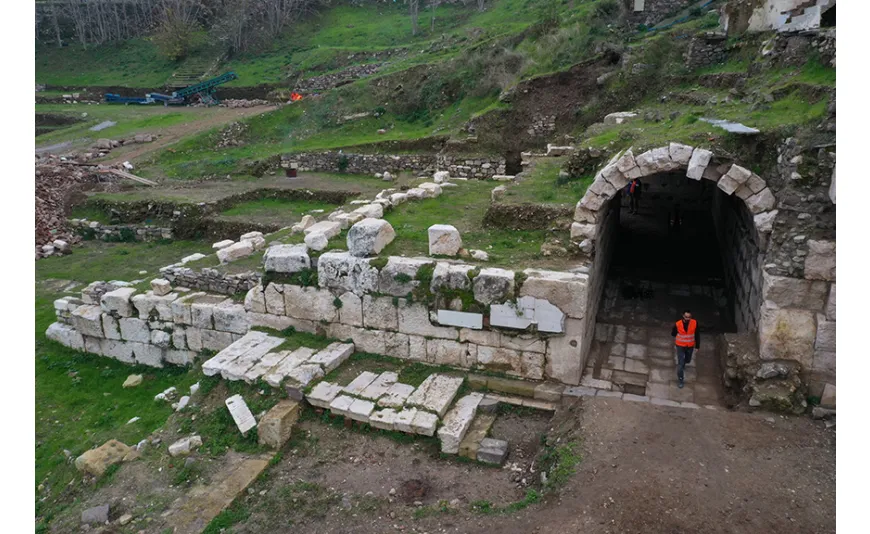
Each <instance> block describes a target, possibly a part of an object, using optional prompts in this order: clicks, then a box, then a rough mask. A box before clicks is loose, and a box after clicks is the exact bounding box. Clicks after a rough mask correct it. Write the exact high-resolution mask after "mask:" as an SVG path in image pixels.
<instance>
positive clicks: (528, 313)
mask: <svg viewBox="0 0 870 534" xmlns="http://www.w3.org/2000/svg"><path fill="white" fill-rule="evenodd" d="M534 316H535V309H534V308H531V309H525V308H522V307H520V306H517V304H515V303H513V302H506V303H504V304H493V305H492V306H490V307H489V324H490V325H492V326H500V327H503V328H515V329H517V330H525V329H526V328H528V327H529V326H531V324H532V320H533V319H534Z"/></svg>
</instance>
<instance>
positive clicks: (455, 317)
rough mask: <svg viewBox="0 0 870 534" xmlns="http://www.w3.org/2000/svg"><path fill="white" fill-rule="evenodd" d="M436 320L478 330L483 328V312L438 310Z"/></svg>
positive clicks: (444, 323)
mask: <svg viewBox="0 0 870 534" xmlns="http://www.w3.org/2000/svg"><path fill="white" fill-rule="evenodd" d="M438 322H439V323H441V324H443V325H448V326H458V327H460V328H471V329H473V330H480V329H482V328H483V314H480V313H468V312H458V311H453V310H438Z"/></svg>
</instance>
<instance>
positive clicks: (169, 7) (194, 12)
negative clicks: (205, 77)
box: [154, 0, 202, 60]
mask: <svg viewBox="0 0 870 534" xmlns="http://www.w3.org/2000/svg"><path fill="white" fill-rule="evenodd" d="M159 2H160V4H159V7H158V10H159V15H158V16H159V20H160V26H159V28H158V30H157V33H156V34H155V36H154V42H155V43H156V44H157V47H158V49H160V52H161V53H162V54H163V55H164V56H166V57H168V58H169V59H172V60H179V59H181V58H183V57H185V56H186V55H187V54H188V53H189V52H190V50H191V48H192V47H193V45H194V41H195V34H196V31H197V30H198V29H199V15H200V12H201V10H202V4H201V3H200V2H199V0H159Z"/></svg>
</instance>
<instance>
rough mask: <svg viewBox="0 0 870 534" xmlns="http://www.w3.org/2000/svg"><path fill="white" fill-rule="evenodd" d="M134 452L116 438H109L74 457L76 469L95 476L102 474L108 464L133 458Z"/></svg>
mask: <svg viewBox="0 0 870 534" xmlns="http://www.w3.org/2000/svg"><path fill="white" fill-rule="evenodd" d="M136 456H137V455H136V452H135V451H134V450H133V449H132V448H131V447H128V446H127V445H124V444H123V443H121V442H120V441H118V440H116V439H110V440H109V441H107V442H105V443H103V444H102V445H100V446H99V447H97V448H96V449H90V450H88V451H86V452H85V453H84V454H82V455H81V456H79V457H78V458H76V460H75V466H76V469H78V470H79V471H81V472H83V473H87V474H89V475H93V476H96V477H100V476H103V473H105V472H106V469H108V468H109V467H110V466H112V465H114V464H117V463H121V462H124V461H127V460H131V459H133V458H135V457H136Z"/></svg>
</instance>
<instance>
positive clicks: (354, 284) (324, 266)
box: [317, 252, 378, 300]
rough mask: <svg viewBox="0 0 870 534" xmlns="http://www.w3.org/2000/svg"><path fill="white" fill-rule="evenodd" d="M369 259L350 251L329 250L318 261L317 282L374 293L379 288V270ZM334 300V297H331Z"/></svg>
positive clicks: (340, 289)
mask: <svg viewBox="0 0 870 534" xmlns="http://www.w3.org/2000/svg"><path fill="white" fill-rule="evenodd" d="M370 261H371V260H369V259H366V258H357V257H356V256H353V255H351V254H350V253H349V252H327V253H324V254H321V256H320V258H318V261H317V283H318V285H319V286H320V287H322V288H326V289H332V290H336V291H339V292H344V291H350V292H352V293H355V294H357V295H364V294H366V293H374V292H376V291H377V288H378V270H377V269H375V268H374V267H373V266H372V265H371V264H370ZM330 300H332V298H330Z"/></svg>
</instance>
